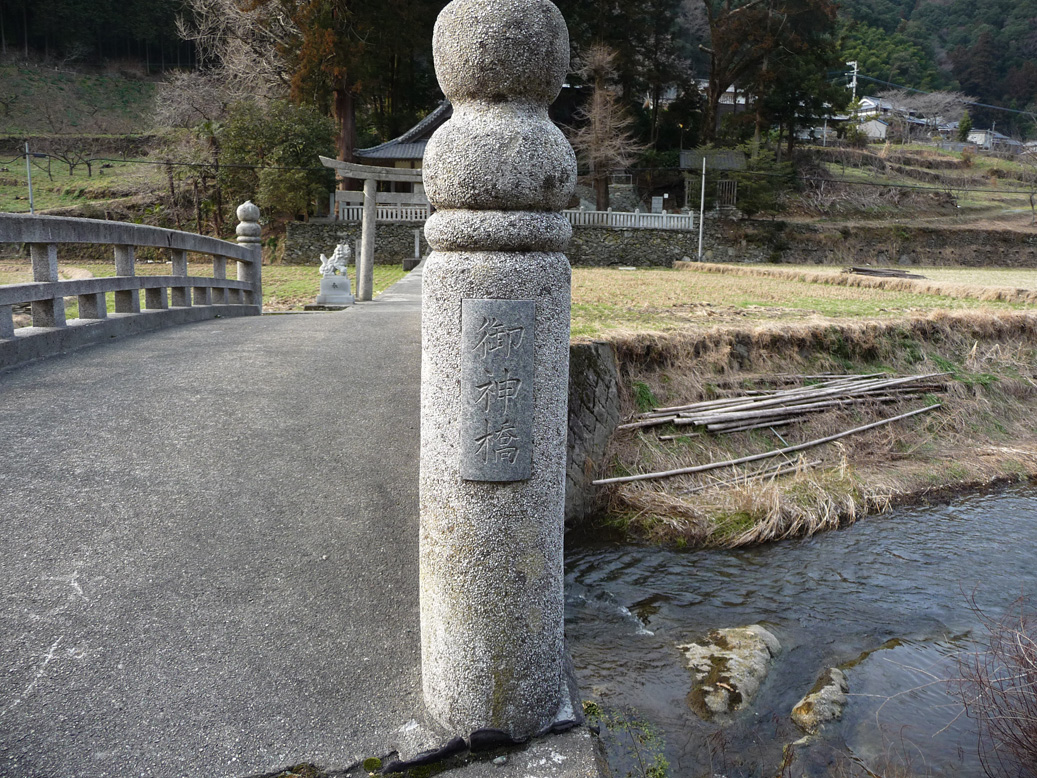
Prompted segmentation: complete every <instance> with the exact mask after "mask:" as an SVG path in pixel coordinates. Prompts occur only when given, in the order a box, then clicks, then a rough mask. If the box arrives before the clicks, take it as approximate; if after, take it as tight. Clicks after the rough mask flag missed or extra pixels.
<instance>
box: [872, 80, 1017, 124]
mask: <svg viewBox="0 0 1037 778" xmlns="http://www.w3.org/2000/svg"><path fill="white" fill-rule="evenodd" d="M857 78H862V79H864V80H865V81H874V82H875V83H876V84H884V85H885V86H892V87H895V88H896V89H903V90H905V91H907V92H914V93H916V94H920V95H931V94H933V92H932V91H926V90H925V89H915V88H914V87H913V86H905V85H904V84H894V83H893V82H892V81H883V80H882V79H881V78H872V77H871V76H862V75H861V74H860V73H858V74H857ZM965 104H966V105H975V106H977V107H979V108H991V109H993V110H995V111H1004V112H1005V113H1015V114H1019V115H1020V116H1029V117H1030V118H1031V119H1032V118H1034V112H1033V111H1020V110H1017V109H1015V108H1005V107H1004V106H1001V105H990V104H989V103H980V102H977V101H975V100H966V101H965Z"/></svg>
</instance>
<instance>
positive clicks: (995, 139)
mask: <svg viewBox="0 0 1037 778" xmlns="http://www.w3.org/2000/svg"><path fill="white" fill-rule="evenodd" d="M969 143H973V144H975V145H976V146H978V147H979V148H981V149H983V150H984V151H1001V152H1007V153H1009V154H1018V153H1019V152H1020V151H1022V150H1023V144H1022V143H1020V142H1019V141H1017V140H1015V139H1014V138H1009V137H1008V136H1007V135H1002V134H1001V133H1000V132H997V131H996V130H972V131H971V132H970V133H969Z"/></svg>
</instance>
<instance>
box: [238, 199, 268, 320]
mask: <svg viewBox="0 0 1037 778" xmlns="http://www.w3.org/2000/svg"><path fill="white" fill-rule="evenodd" d="M235 213H236V214H237V217H238V226H237V227H236V228H235V231H234V232H235V234H236V235H237V238H238V244H239V245H241V246H245V247H247V248H249V249H250V250H251V251H252V256H253V261H252V262H238V263H237V264H238V280H239V281H245V282H247V283H249V284H251V285H252V288H251V290H249V291H248V292H246V294H247V295H248V297H249V299H248V300H246V301H245V302H247V303H248V304H249V305H255V306H258V307H259V309H260V311H262V308H263V228H262V227H261V226H260V225H259V207H258V206H257V205H256V204H255V203H253V202H252V201H251V200H246V201H245V202H243V203H242V204H241V205H239V206H238V209H237V211H236V212H235Z"/></svg>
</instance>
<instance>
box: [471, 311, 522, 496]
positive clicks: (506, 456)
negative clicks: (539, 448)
mask: <svg viewBox="0 0 1037 778" xmlns="http://www.w3.org/2000/svg"><path fill="white" fill-rule="evenodd" d="M535 314H536V303H535V302H534V301H533V300H462V301H461V447H460V455H461V477H462V478H464V479H465V480H468V481H523V480H525V479H527V478H529V476H530V470H531V468H532V462H533V321H534V317H535Z"/></svg>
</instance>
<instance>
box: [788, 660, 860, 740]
mask: <svg viewBox="0 0 1037 778" xmlns="http://www.w3.org/2000/svg"><path fill="white" fill-rule="evenodd" d="M849 690H850V686H849V684H848V683H847V682H846V675H845V673H843V672H842V671H841V670H837V669H836V668H834V667H831V668H829V669H828V672H826V673H824V674H823V675H822V676H821V677H820V678H818V680H817V683H815V684H814V688H813V689H811V690H810V692H809V693H808V694H807V695H806V696H805V697H804V698H803V699H802V700H800V701H799V702H797V703H796V707H794V708H793V709H792V720H793V721H794V722H796V724H798V725H799V726H800V727H801V728H802V729H803V730H805V731H806V732H809V733H810V734H812V735H813V734H816V733H817V732H819V731H820V730H821V729H822V728H823V727H824V725H825V724H826V723H827V722H829V721H836V720H838V719H840V718H842V715H843V708H844V707H845V706H846V693H847V692H848V691H849Z"/></svg>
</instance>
